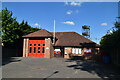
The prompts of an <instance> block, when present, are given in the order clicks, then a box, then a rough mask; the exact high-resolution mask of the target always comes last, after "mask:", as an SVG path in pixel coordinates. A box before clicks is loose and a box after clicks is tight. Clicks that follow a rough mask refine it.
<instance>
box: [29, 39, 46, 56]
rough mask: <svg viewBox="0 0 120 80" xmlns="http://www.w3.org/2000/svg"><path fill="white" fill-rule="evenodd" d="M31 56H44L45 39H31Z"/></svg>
mask: <svg viewBox="0 0 120 80" xmlns="http://www.w3.org/2000/svg"><path fill="white" fill-rule="evenodd" d="M28 47H29V48H28V49H29V53H28V56H30V57H44V48H45V40H29V46H28Z"/></svg>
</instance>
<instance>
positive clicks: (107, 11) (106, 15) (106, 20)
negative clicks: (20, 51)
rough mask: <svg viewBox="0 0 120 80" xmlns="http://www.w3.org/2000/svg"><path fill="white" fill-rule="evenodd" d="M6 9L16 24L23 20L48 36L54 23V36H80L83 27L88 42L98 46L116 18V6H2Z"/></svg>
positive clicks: (104, 3) (23, 4)
mask: <svg viewBox="0 0 120 80" xmlns="http://www.w3.org/2000/svg"><path fill="white" fill-rule="evenodd" d="M5 7H7V8H8V10H10V11H12V12H13V17H16V18H17V21H18V22H22V20H24V21H27V22H28V23H29V25H31V26H32V27H37V28H42V29H46V30H48V31H50V32H53V31H54V27H53V26H54V20H55V22H56V32H77V33H79V34H82V32H83V30H82V26H83V25H88V26H90V36H91V40H93V41H95V42H97V43H99V41H100V38H101V37H102V36H104V35H105V34H106V33H107V31H108V30H110V29H111V28H112V27H114V22H115V21H116V20H117V18H116V17H118V2H3V3H2V8H3V9H4V8H5ZM96 38H98V39H99V40H96Z"/></svg>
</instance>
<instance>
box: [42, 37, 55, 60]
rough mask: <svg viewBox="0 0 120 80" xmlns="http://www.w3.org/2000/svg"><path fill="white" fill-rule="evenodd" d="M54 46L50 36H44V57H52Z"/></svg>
mask: <svg viewBox="0 0 120 80" xmlns="http://www.w3.org/2000/svg"><path fill="white" fill-rule="evenodd" d="M53 51H54V48H53V45H52V42H51V39H50V38H46V39H45V54H44V58H52V57H54V54H53Z"/></svg>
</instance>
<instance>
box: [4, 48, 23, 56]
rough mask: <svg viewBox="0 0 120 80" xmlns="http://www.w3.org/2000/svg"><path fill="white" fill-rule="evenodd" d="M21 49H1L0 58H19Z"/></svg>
mask: <svg viewBox="0 0 120 80" xmlns="http://www.w3.org/2000/svg"><path fill="white" fill-rule="evenodd" d="M21 56H22V49H21V48H4V47H2V57H21Z"/></svg>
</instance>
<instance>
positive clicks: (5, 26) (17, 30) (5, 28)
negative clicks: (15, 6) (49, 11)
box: [2, 8, 40, 46]
mask: <svg viewBox="0 0 120 80" xmlns="http://www.w3.org/2000/svg"><path fill="white" fill-rule="evenodd" d="M12 14H13V13H12V11H9V10H8V9H7V8H5V9H3V10H2V42H3V43H4V45H5V46H10V45H17V43H20V42H19V41H21V40H22V39H21V38H22V36H23V35H26V34H29V33H31V32H34V31H37V30H40V29H38V28H33V27H31V26H30V25H28V23H27V22H24V20H23V21H22V22H21V23H18V22H17V20H16V18H15V17H12ZM21 44H22V41H21Z"/></svg>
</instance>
